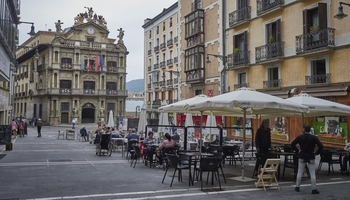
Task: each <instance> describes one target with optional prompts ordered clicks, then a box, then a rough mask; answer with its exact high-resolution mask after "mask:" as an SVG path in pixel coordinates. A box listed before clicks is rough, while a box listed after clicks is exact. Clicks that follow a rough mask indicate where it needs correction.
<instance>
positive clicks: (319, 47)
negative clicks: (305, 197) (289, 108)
mask: <svg viewBox="0 0 350 200" xmlns="http://www.w3.org/2000/svg"><path fill="white" fill-rule="evenodd" d="M339 2H340V1H338V0H321V1H320V0H308V1H306V0H305V1H301V0H273V1H271V0H237V1H229V2H228V5H227V9H228V15H227V16H225V17H227V18H228V29H227V32H226V34H227V36H228V42H227V47H228V54H227V58H228V63H227V65H228V76H229V78H228V80H229V83H228V85H229V86H230V88H232V89H236V88H239V87H242V86H248V87H250V88H255V89H256V90H259V91H261V92H264V93H268V94H271V95H275V96H279V97H282V98H288V97H291V96H293V95H295V94H298V93H308V94H309V95H311V96H314V97H319V98H323V99H327V100H330V101H336V102H339V103H343V104H346V105H350V96H349V92H348V90H349V86H350V78H349V77H350V69H349V63H350V58H349V56H348V55H350V26H349V22H350V18H345V19H344V20H338V19H336V18H334V15H336V14H337V13H338V7H339ZM344 12H348V13H350V7H349V8H348V9H347V10H346V8H345V7H344ZM334 120H336V121H337V123H338V124H339V125H340V127H342V129H343V133H342V136H340V137H341V138H343V140H342V141H341V142H339V141H328V142H327V141H324V142H325V143H326V145H337V144H339V145H344V143H345V142H346V141H347V137H348V131H347V130H349V128H350V126H349V123H348V122H350V121H349V120H350V118H349V117H336V116H335V119H334ZM280 121H283V126H284V128H283V133H277V134H273V135H272V138H273V139H274V140H275V141H278V142H286V143H289V142H290V141H291V139H293V138H295V137H296V136H297V135H299V134H300V133H301V131H302V130H301V119H295V118H286V119H284V118H283V120H281V119H280V118H275V119H271V120H270V125H271V127H272V128H273V129H276V132H281V129H279V128H277V127H276V126H275V124H277V123H279V122H280ZM306 122H307V123H309V124H311V125H312V127H313V129H314V132H315V134H318V133H320V132H321V131H320V130H321V129H322V127H324V126H327V121H326V122H324V121H323V122H322V120H318V119H317V118H307V119H306ZM226 124H227V125H229V126H230V125H234V124H236V119H235V118H227V121H226ZM281 135H283V137H281Z"/></svg>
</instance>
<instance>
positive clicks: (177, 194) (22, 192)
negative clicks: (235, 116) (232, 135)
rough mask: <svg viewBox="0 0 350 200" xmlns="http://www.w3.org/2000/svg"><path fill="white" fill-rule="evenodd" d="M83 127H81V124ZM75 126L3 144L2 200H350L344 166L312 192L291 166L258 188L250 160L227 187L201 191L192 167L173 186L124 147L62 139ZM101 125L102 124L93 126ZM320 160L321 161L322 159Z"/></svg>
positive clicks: (228, 170)
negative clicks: (101, 150) (101, 152)
mask: <svg viewBox="0 0 350 200" xmlns="http://www.w3.org/2000/svg"><path fill="white" fill-rule="evenodd" d="M78 127H80V126H78ZM69 128H70V126H69V125H66V126H64V125H62V126H57V127H56V126H44V127H43V130H42V137H40V138H39V137H37V133H36V128H29V129H28V136H26V137H24V138H20V137H17V138H16V139H15V141H14V143H13V150H12V151H5V150H4V148H5V146H0V150H1V153H0V200H2V199H98V200H99V199H138V200H142V199H191V200H192V199H193V200H196V199H201V200H202V199H216V200H220V199H268V200H273V199H298V200H299V199H327V200H329V199H337V200H338V199H350V197H349V193H348V188H349V185H350V178H349V177H348V176H342V175H341V173H340V172H339V166H338V165H334V174H330V175H329V176H327V168H328V166H326V164H324V166H323V167H322V171H321V172H320V173H319V174H318V175H317V184H318V189H319V191H320V192H321V194H319V195H312V194H311V188H310V181H309V178H307V177H305V178H303V181H302V184H303V185H302V187H301V192H299V193H297V192H295V191H294V187H295V183H294V180H293V175H292V170H291V169H287V170H286V175H285V179H284V180H283V181H282V180H280V181H279V183H280V185H281V190H277V189H276V188H267V191H264V190H263V189H262V188H255V186H254V182H255V181H256V179H250V178H251V176H252V171H253V168H254V163H255V161H246V164H245V174H246V177H247V178H246V179H245V181H237V180H236V179H237V177H241V166H240V165H239V164H238V165H237V167H234V166H230V165H228V164H226V165H225V167H224V172H225V176H226V180H227V183H226V184H225V183H224V181H223V179H222V177H221V183H222V188H223V190H222V191H218V190H216V189H217V188H218V184H217V181H215V184H214V185H213V186H212V185H210V184H209V185H205V184H204V188H205V189H207V190H205V191H201V190H200V182H195V183H194V185H193V186H190V187H189V186H188V172H187V171H184V172H183V182H178V181H177V179H176V178H175V180H174V183H173V186H172V187H169V186H170V181H171V176H172V172H173V171H172V170H170V173H168V175H167V176H166V178H165V182H164V183H163V184H162V183H161V181H162V178H163V175H164V170H163V169H157V168H149V167H146V166H145V165H144V164H142V162H139V163H137V165H136V168H132V167H130V164H129V162H128V161H127V160H126V159H125V157H122V155H121V153H120V152H113V154H112V155H111V156H110V157H109V156H101V157H99V156H96V155H95V146H94V145H91V144H89V143H88V142H82V141H78V140H63V139H57V133H58V130H66V129H69ZM87 129H88V130H95V129H96V125H94V124H90V125H87ZM317 164H318V162H317Z"/></svg>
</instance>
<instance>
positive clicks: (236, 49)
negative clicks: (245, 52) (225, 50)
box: [233, 48, 241, 54]
mask: <svg viewBox="0 0 350 200" xmlns="http://www.w3.org/2000/svg"><path fill="white" fill-rule="evenodd" d="M239 52H241V49H240V48H234V49H233V54H237V53H239Z"/></svg>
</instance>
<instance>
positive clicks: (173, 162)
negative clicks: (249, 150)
mask: <svg viewBox="0 0 350 200" xmlns="http://www.w3.org/2000/svg"><path fill="white" fill-rule="evenodd" d="M165 156H166V158H167V160H168V164H167V165H166V169H165V173H164V176H163V180H162V183H164V179H165V176H166V174H167V172H168V169H169V168H170V167H171V168H173V169H174V174H173V177H172V179H171V183H170V187H171V186H172V185H173V181H174V177H175V174H176V172H177V171H178V172H179V174H178V180H179V181H182V170H183V169H189V167H188V166H185V165H181V164H180V159H179V157H178V156H177V155H175V154H165Z"/></svg>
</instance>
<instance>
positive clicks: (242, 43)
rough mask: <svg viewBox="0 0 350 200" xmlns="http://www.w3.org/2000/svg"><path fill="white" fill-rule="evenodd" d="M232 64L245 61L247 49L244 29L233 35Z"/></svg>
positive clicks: (246, 37) (246, 35)
mask: <svg viewBox="0 0 350 200" xmlns="http://www.w3.org/2000/svg"><path fill="white" fill-rule="evenodd" d="M234 42H235V43H234V54H235V55H234V61H233V63H234V64H243V63H247V62H246V61H247V57H246V55H247V51H248V33H247V31H245V32H244V33H241V34H239V35H235V36H234Z"/></svg>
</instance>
